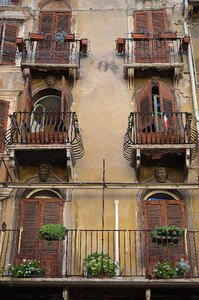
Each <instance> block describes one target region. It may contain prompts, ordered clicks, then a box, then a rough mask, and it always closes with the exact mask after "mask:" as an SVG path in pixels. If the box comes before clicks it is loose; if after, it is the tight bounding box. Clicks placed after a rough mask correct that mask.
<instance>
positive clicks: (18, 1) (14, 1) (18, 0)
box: [10, 0, 21, 5]
mask: <svg viewBox="0 0 199 300" xmlns="http://www.w3.org/2000/svg"><path fill="white" fill-rule="evenodd" d="M10 2H11V3H12V4H14V5H17V4H21V0H11V1H10Z"/></svg>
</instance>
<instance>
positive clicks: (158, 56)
mask: <svg viewBox="0 0 199 300" xmlns="http://www.w3.org/2000/svg"><path fill="white" fill-rule="evenodd" d="M165 31H166V13H165V11H164V10H154V11H136V12H134V32H136V33H150V39H149V40H143V41H136V42H135V59H136V62H140V63H144V62H151V63H152V62H154V63H157V62H158V63H166V62H168V43H167V42H166V41H160V40H159V39H157V37H158V35H159V34H160V33H163V32H165Z"/></svg>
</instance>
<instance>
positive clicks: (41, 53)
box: [21, 37, 80, 68]
mask: <svg viewBox="0 0 199 300" xmlns="http://www.w3.org/2000/svg"><path fill="white" fill-rule="evenodd" d="M51 44H53V46H52V45H51ZM43 64H44V65H46V64H48V65H50V66H52V67H53V66H57V65H58V66H61V67H62V68H63V67H67V66H68V67H69V66H70V67H79V66H80V41H78V40H74V41H63V42H62V43H58V42H57V41H56V39H55V37H46V38H44V40H42V41H35V40H34V41H31V40H29V39H27V40H26V41H25V47H24V50H23V52H22V60H21V65H22V67H24V66H33V67H34V66H37V65H39V66H41V65H43Z"/></svg>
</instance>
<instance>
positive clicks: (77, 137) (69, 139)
mask: <svg viewBox="0 0 199 300" xmlns="http://www.w3.org/2000/svg"><path fill="white" fill-rule="evenodd" d="M10 120H11V125H10V127H9V129H8V130H7V131H6V132H5V135H4V136H5V147H6V149H7V150H9V146H10V145H13V144H26V145H33V144H43V145H47V144H54V143H56V144H57V143H59V144H66V143H70V144H71V146H72V147H73V153H74V157H75V159H79V158H81V157H82V156H83V153H84V147H83V142H82V137H81V134H80V130H79V124H78V119H77V115H76V113H75V112H60V113H58V112H51V111H50V112H45V113H44V112H34V111H33V112H15V113H14V114H12V115H10Z"/></svg>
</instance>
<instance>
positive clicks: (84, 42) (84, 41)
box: [80, 39, 88, 55]
mask: <svg viewBox="0 0 199 300" xmlns="http://www.w3.org/2000/svg"><path fill="white" fill-rule="evenodd" d="M80 52H81V54H82V55H87V54H88V39H81V40H80Z"/></svg>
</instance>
